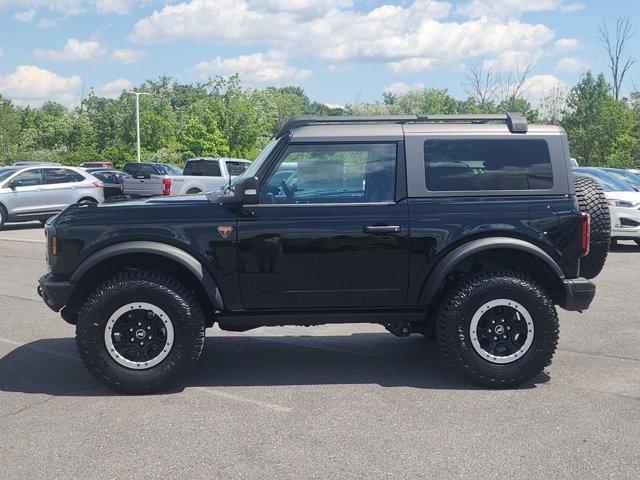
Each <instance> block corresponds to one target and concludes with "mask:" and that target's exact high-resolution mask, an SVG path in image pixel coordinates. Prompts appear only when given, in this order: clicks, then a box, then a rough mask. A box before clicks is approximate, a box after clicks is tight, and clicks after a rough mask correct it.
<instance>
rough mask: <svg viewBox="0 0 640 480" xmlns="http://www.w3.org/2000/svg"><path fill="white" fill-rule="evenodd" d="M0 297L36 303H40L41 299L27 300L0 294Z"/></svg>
mask: <svg viewBox="0 0 640 480" xmlns="http://www.w3.org/2000/svg"><path fill="white" fill-rule="evenodd" d="M0 297H4V298H13V299H15V300H25V301H27V302H36V303H41V302H42V299H41V298H27V297H18V296H16V295H3V294H1V293H0Z"/></svg>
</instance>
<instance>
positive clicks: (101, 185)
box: [93, 182, 104, 188]
mask: <svg viewBox="0 0 640 480" xmlns="http://www.w3.org/2000/svg"><path fill="white" fill-rule="evenodd" d="M93 186H94V187H98V188H102V187H104V183H102V182H93Z"/></svg>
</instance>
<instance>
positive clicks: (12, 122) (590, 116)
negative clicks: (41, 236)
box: [0, 73, 640, 168]
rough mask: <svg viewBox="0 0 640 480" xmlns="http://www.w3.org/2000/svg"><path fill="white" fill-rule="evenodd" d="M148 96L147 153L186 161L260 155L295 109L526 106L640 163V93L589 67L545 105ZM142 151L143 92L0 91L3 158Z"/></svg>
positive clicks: (119, 159)
mask: <svg viewBox="0 0 640 480" xmlns="http://www.w3.org/2000/svg"><path fill="white" fill-rule="evenodd" d="M136 90H137V91H144V92H148V93H151V94H152V96H144V97H141V99H140V129H141V144H142V145H141V147H142V149H141V150H142V159H143V160H149V161H159V162H168V163H177V164H181V163H182V162H183V161H184V160H185V159H186V158H189V157H195V156H205V155H206V156H234V157H243V158H249V159H253V158H255V157H256V156H257V155H258V153H259V152H260V150H261V149H262V148H263V147H264V145H265V144H266V143H267V142H268V141H269V139H270V138H272V137H273V135H274V134H275V133H276V132H277V131H278V129H279V128H280V126H281V125H282V124H284V123H285V122H286V121H287V120H288V119H289V118H291V117H293V116H295V115H386V114H416V113H430V114H465V113H498V112H504V111H518V112H522V113H523V114H524V115H525V116H526V117H527V118H528V120H529V121H530V122H546V123H552V124H558V123H559V122H562V125H563V126H564V128H565V129H566V130H567V133H568V135H569V142H570V146H571V152H572V154H573V156H575V157H576V158H578V160H579V162H580V163H581V164H583V165H611V166H619V167H623V168H629V167H636V168H638V167H639V166H640V142H639V138H640V93H637V92H636V93H632V94H631V95H630V97H629V99H628V100H626V101H617V100H614V99H613V98H612V96H611V92H610V87H609V85H608V84H607V82H606V80H605V78H604V76H602V75H600V76H597V77H594V76H593V75H592V74H591V73H587V74H586V75H585V76H584V77H583V78H582V79H581V81H580V82H579V83H578V84H577V85H576V86H575V87H574V88H573V89H572V90H571V91H570V93H569V95H568V98H565V97H566V94H565V93H564V92H562V91H560V90H557V91H554V92H550V93H549V95H548V96H547V97H546V98H545V100H544V101H543V102H542V104H541V106H540V108H539V109H536V108H534V107H533V106H532V105H531V104H530V103H529V102H528V101H526V100H525V99H523V98H520V97H518V96H516V95H512V96H511V97H508V98H507V99H506V100H504V101H503V102H499V103H496V102H492V101H486V102H485V103H484V104H482V105H479V104H478V103H477V102H476V101H475V100H474V99H473V98H468V99H464V100H459V99H456V98H454V97H453V96H451V95H450V94H449V93H448V92H447V90H439V89H433V88H427V89H420V90H416V91H412V92H408V93H406V94H404V95H399V94H391V93H385V94H383V96H382V97H381V99H380V100H379V101H375V102H372V103H361V102H354V103H351V104H349V105H346V106H345V107H330V106H328V105H325V104H323V103H320V102H315V101H312V100H311V99H309V97H308V96H307V95H306V93H305V92H304V90H303V89H301V88H300V87H291V86H290V87H267V88H263V89H254V88H246V87H244V86H243V85H242V83H241V82H240V78H239V77H238V76H237V75H235V76H232V77H228V78H223V77H217V78H215V79H210V80H209V81H207V82H205V83H195V84H183V83H178V82H176V81H175V80H173V79H171V78H169V77H166V76H165V77H160V78H158V79H156V80H148V81H146V82H144V83H143V84H142V85H140V86H138V87H137V88H136ZM135 156H136V129H135V98H134V97H133V96H132V95H127V94H123V95H121V96H120V97H119V98H116V99H110V98H103V97H99V96H97V95H96V94H95V92H93V91H92V92H91V93H90V94H89V96H88V97H87V98H86V99H85V100H84V101H83V102H82V104H81V105H80V106H79V107H77V108H75V109H71V110H70V109H67V108H66V107H65V106H63V105H61V104H58V103H55V102H46V103H45V104H43V105H42V106H41V107H40V108H31V107H27V108H21V107H16V106H15V105H14V104H13V103H12V102H11V101H10V100H8V99H6V98H3V97H1V96H0V164H10V163H12V162H15V161H18V160H39V161H56V162H61V163H65V164H72V165H76V164H79V163H81V162H84V161H89V160H103V161H110V162H112V163H113V164H114V165H116V166H117V167H122V166H123V165H124V164H125V163H126V162H129V161H134V160H135Z"/></svg>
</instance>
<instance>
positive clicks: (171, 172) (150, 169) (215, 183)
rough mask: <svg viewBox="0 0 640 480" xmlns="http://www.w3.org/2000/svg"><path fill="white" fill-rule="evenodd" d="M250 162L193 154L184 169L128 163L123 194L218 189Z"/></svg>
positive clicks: (193, 192) (171, 166) (145, 195)
mask: <svg viewBox="0 0 640 480" xmlns="http://www.w3.org/2000/svg"><path fill="white" fill-rule="evenodd" d="M250 164H251V162H250V161H249V160H244V159H240V158H212V157H201V158H190V159H189V160H187V161H186V163H185V166H184V171H181V170H180V169H179V168H178V167H176V166H174V165H168V164H163V163H142V162H141V163H138V162H135V163H134V162H132V163H127V164H126V165H125V166H124V171H125V173H127V174H129V176H128V177H125V178H123V179H122V193H123V195H130V196H132V197H155V196H159V195H191V194H196V193H203V192H210V191H212V190H217V189H219V188H221V187H223V186H225V185H227V184H228V183H229V181H230V180H231V179H233V178H235V177H237V176H238V175H240V174H241V173H243V172H244V171H245V170H246V169H247V167H248V166H249V165H250Z"/></svg>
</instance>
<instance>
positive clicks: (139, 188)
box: [122, 162, 182, 197]
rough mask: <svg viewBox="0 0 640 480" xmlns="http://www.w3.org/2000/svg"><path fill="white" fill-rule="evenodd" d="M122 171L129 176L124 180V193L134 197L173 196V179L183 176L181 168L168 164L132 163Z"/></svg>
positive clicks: (126, 165)
mask: <svg viewBox="0 0 640 480" xmlns="http://www.w3.org/2000/svg"><path fill="white" fill-rule="evenodd" d="M122 170H123V171H124V172H125V173H126V174H127V175H128V176H127V177H125V178H123V180H122V193H123V194H125V195H130V196H133V197H143V196H153V195H171V189H172V186H173V179H174V178H176V177H179V176H180V175H182V170H181V169H180V168H178V167H176V166H175V165H171V164H167V163H145V162H130V163H127V164H125V166H124V168H123V169H122ZM158 187H159V188H160V193H158Z"/></svg>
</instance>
